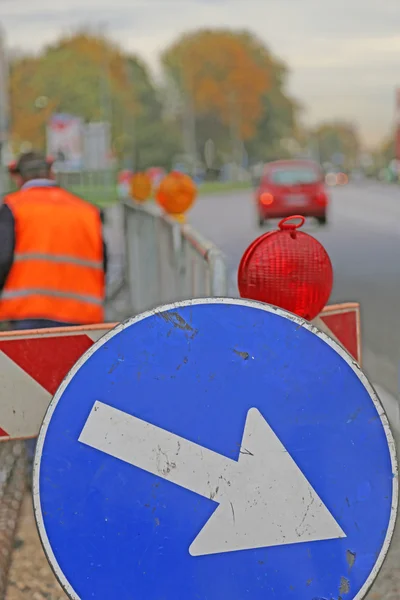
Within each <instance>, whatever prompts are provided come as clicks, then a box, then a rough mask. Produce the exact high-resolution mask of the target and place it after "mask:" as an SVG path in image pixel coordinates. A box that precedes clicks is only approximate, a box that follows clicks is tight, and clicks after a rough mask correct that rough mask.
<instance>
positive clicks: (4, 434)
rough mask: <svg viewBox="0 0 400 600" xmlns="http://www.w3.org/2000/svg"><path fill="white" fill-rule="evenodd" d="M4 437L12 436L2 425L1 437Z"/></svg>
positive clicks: (0, 429)
mask: <svg viewBox="0 0 400 600" xmlns="http://www.w3.org/2000/svg"><path fill="white" fill-rule="evenodd" d="M2 437H10V436H9V435H8V433H7V431H4V429H2V428H1V427H0V438H2Z"/></svg>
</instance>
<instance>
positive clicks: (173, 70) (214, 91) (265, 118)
mask: <svg viewBox="0 0 400 600" xmlns="http://www.w3.org/2000/svg"><path fill="white" fill-rule="evenodd" d="M162 64H163V66H164V70H165V74H166V79H167V82H168V87H169V90H170V92H172V93H171V96H173V98H174V100H175V107H176V112H177V113H178V114H179V113H180V114H181V116H182V105H185V104H186V105H187V104H188V103H191V105H192V107H193V112H194V117H195V123H196V134H197V135H196V138H197V150H198V151H199V152H200V153H201V152H202V149H203V148H204V143H205V142H206V140H207V139H209V138H211V139H213V140H214V141H216V143H217V147H218V148H219V150H220V153H222V154H224V155H226V154H228V155H229V154H230V153H231V148H232V145H233V144H234V143H235V140H236V142H238V141H239V142H240V143H243V142H244V143H245V147H246V149H247V151H248V154H249V155H250V156H251V158H252V159H253V160H263V159H267V158H269V157H270V156H271V155H272V154H274V152H275V153H276V152H278V147H279V141H280V139H281V137H282V136H285V135H289V134H291V133H292V131H293V129H294V126H295V120H296V116H297V106H296V104H295V103H294V102H293V101H292V100H291V99H290V98H289V97H288V95H287V94H286V91H285V85H286V78H287V68H286V66H285V65H284V64H283V63H282V62H280V61H278V60H277V59H276V58H275V57H274V56H273V55H272V54H271V53H270V51H269V50H268V48H267V47H265V46H264V45H263V43H262V42H260V41H259V40H258V39H257V38H256V37H255V36H254V35H252V34H251V33H249V32H247V31H239V32H234V31H230V30H225V29H215V30H200V31H196V32H194V33H188V34H185V35H183V36H182V37H180V38H179V39H178V40H177V41H176V42H175V43H174V44H173V45H171V46H170V47H169V48H167V50H166V51H165V52H164V54H163V55H162Z"/></svg>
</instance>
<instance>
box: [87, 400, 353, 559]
mask: <svg viewBox="0 0 400 600" xmlns="http://www.w3.org/2000/svg"><path fill="white" fill-rule="evenodd" d="M79 441H80V442H82V443H84V444H87V445H88V446H91V447H92V448H96V449H97V450H100V451H101V452H105V453H107V454H109V455H111V456H114V457H115V458H118V459H120V460H123V461H124V462H127V463H129V464H131V465H134V466H135V467H138V468H140V469H143V470H145V471H148V472H149V473H152V474H153V475H157V476H159V477H161V478H163V479H165V480H167V481H170V482H171V483H174V484H176V485H179V486H181V487H183V488H186V489H188V490H191V491H192V492H194V493H196V494H199V495H200V496H203V497H205V498H209V499H210V500H213V501H214V502H217V503H218V504H219V506H218V508H217V509H216V510H215V512H214V513H213V514H212V516H211V517H210V519H209V520H208V521H207V522H206V524H205V525H204V527H203V528H202V529H201V531H200V533H199V534H198V535H197V537H196V538H195V540H194V541H193V542H192V544H191V546H190V548H189V552H190V554H191V555H192V556H203V555H206V554H216V553H222V552H232V551H234V550H250V549H254V548H262V547H267V546H279V545H286V544H295V543H299V542H310V541H317V540H328V539H334V538H343V537H346V535H345V533H344V532H343V530H342V529H341V527H340V526H339V525H338V523H337V522H336V521H335V519H334V518H333V516H332V515H331V513H330V512H329V510H328V509H327V508H326V506H325V505H324V503H323V502H322V500H321V499H320V497H319V496H318V494H317V493H316V492H315V490H314V489H313V488H312V486H311V485H310V484H309V482H308V481H307V480H306V478H305V477H304V475H303V473H302V472H301V471H300V469H299V468H298V466H297V465H296V463H295V462H294V460H293V459H292V458H291V456H290V455H289V453H288V452H287V451H286V449H285V448H284V446H283V445H282V444H281V442H280V441H279V439H278V438H277V436H276V435H275V433H274V432H273V431H272V429H271V427H270V426H269V425H268V423H267V422H266V421H265V419H264V417H263V416H262V415H261V413H260V412H259V411H258V410H257V409H256V408H251V409H250V410H249V411H248V413H247V419H246V424H245V428H244V434H243V440H242V444H241V447H240V453H239V460H238V461H237V462H236V461H234V460H232V459H230V458H227V457H226V456H223V455H222V454H217V453H216V452H213V451H212V450H209V449H208V448H204V447H203V446H199V445H198V444H195V443H194V442H190V441H189V440H186V439H185V438H182V437H180V436H178V435H175V434H173V433H171V432H169V431H166V430H165V429H161V428H159V427H156V426H154V425H152V424H150V423H148V422H146V421H143V420H141V419H138V418H136V417H134V416H132V415H129V414H127V413H125V412H123V411H120V410H118V409H116V408H113V407H111V406H108V405H107V404H103V403H102V402H96V403H95V404H94V406H93V408H92V410H91V413H90V415H89V417H88V420H87V421H86V424H85V426H84V428H83V430H82V433H81V435H80V437H79Z"/></svg>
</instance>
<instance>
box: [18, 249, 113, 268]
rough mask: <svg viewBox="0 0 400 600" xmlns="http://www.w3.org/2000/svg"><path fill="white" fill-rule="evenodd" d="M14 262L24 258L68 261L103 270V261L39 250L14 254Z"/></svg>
mask: <svg viewBox="0 0 400 600" xmlns="http://www.w3.org/2000/svg"><path fill="white" fill-rule="evenodd" d="M14 260H15V261H16V262H21V261H25V260H45V261H50V262H56V263H70V264H73V265H80V266H81V267H91V268H92V269H100V270H103V263H102V262H101V261H95V260H82V259H80V258H75V257H74V256H67V255H63V254H43V253H40V252H25V253H19V254H15V255H14Z"/></svg>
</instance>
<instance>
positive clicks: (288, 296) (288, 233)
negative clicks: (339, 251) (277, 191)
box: [238, 215, 333, 321]
mask: <svg viewBox="0 0 400 600" xmlns="http://www.w3.org/2000/svg"><path fill="white" fill-rule="evenodd" d="M298 220H300V222H299V223H298V222H295V221H298ZM304 221H305V218H304V217H302V216H299V215H294V216H292V217H287V218H286V219H282V221H281V222H280V223H279V229H278V230H276V231H269V232H267V233H265V234H263V235H261V236H260V237H259V238H257V239H256V240H255V241H254V242H253V243H252V244H250V246H249V247H248V248H247V250H246V251H245V253H244V255H243V257H242V260H241V262H240V265H239V271H238V287H239V293H240V296H241V297H242V298H248V299H250V300H258V301H260V302H266V303H267V304H272V305H274V306H278V307H280V308H284V309H285V310H288V311H290V312H292V313H294V314H296V315H299V316H300V317H303V318H304V319H307V320H309V321H311V320H312V319H314V318H315V317H316V316H317V315H318V314H319V313H320V312H321V310H322V309H323V308H324V306H325V305H326V303H327V302H328V300H329V296H330V294H331V291H332V285H333V269H332V264H331V261H330V258H329V256H328V254H327V252H326V250H325V248H324V247H323V246H322V245H321V244H320V243H319V242H318V241H317V240H316V239H315V238H313V237H312V236H311V235H308V234H307V233H304V232H303V231H298V229H299V228H300V227H301V226H302V225H303V224H304Z"/></svg>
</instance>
